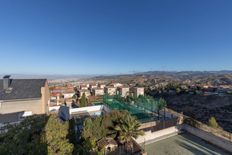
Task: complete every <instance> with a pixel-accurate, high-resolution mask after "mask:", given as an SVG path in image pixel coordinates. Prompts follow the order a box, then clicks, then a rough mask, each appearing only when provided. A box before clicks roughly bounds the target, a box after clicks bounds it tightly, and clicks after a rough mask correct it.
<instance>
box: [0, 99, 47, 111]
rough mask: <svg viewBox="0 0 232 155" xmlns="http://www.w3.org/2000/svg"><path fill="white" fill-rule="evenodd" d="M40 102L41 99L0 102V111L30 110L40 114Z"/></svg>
mask: <svg viewBox="0 0 232 155" xmlns="http://www.w3.org/2000/svg"><path fill="white" fill-rule="evenodd" d="M41 103H42V101H41V100H40V99H37V100H28V101H9V102H2V103H1V105H0V113H1V114H6V113H14V112H20V111H32V113H33V114H41V113H43V109H42V107H41Z"/></svg>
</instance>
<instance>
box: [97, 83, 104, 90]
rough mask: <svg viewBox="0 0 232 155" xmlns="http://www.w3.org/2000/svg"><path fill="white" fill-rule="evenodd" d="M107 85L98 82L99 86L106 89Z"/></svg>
mask: <svg viewBox="0 0 232 155" xmlns="http://www.w3.org/2000/svg"><path fill="white" fill-rule="evenodd" d="M105 87H106V85H105V84H98V88H102V89H104V88H105Z"/></svg>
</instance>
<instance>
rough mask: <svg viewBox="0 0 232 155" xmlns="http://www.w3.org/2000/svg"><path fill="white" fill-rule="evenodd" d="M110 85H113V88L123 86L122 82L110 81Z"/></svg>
mask: <svg viewBox="0 0 232 155" xmlns="http://www.w3.org/2000/svg"><path fill="white" fill-rule="evenodd" d="M110 85H111V86H113V87H115V88H117V87H122V86H123V84H121V83H111V84H110Z"/></svg>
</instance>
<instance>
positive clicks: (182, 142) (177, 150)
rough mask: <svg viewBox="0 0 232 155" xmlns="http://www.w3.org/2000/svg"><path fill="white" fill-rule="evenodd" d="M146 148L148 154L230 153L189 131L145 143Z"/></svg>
mask: <svg viewBox="0 0 232 155" xmlns="http://www.w3.org/2000/svg"><path fill="white" fill-rule="evenodd" d="M145 150H146V151H147V153H148V155H229V153H227V152H226V151H224V150H222V149H220V148H218V147H216V146H214V145H211V144H209V143H208V142H206V141H204V140H202V139H200V138H198V137H196V136H194V135H192V134H189V133H184V134H181V135H177V136H174V137H171V138H167V139H164V140H161V141H158V142H154V143H151V144H148V145H145Z"/></svg>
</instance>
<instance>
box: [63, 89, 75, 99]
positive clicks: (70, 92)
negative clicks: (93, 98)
mask: <svg viewBox="0 0 232 155" xmlns="http://www.w3.org/2000/svg"><path fill="white" fill-rule="evenodd" d="M74 95H75V92H74V91H67V92H64V93H63V96H64V99H70V98H72V97H73V96H74Z"/></svg>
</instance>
